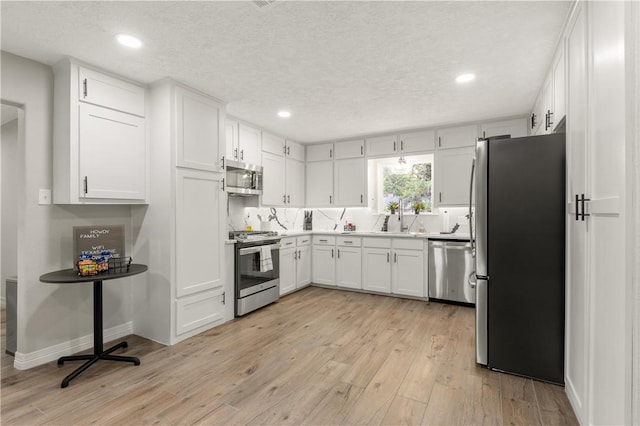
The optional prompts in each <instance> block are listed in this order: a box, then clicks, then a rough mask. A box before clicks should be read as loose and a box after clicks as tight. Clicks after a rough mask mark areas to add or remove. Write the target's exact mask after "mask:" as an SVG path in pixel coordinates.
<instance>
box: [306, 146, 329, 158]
mask: <svg viewBox="0 0 640 426" xmlns="http://www.w3.org/2000/svg"><path fill="white" fill-rule="evenodd" d="M332 159H333V144H332V143H325V144H320V145H308V146H307V162H311V161H327V160H332Z"/></svg>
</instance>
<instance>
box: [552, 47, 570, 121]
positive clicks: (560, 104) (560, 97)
mask: <svg viewBox="0 0 640 426" xmlns="http://www.w3.org/2000/svg"><path fill="white" fill-rule="evenodd" d="M552 73H553V115H552V116H551V127H552V128H553V129H555V128H556V127H557V126H558V124H560V122H561V121H562V119H563V118H564V116H565V114H566V111H567V110H566V107H565V104H566V89H565V87H566V73H565V54H564V44H561V46H560V49H559V51H558V53H557V54H556V57H555V61H554V63H553V69H552Z"/></svg>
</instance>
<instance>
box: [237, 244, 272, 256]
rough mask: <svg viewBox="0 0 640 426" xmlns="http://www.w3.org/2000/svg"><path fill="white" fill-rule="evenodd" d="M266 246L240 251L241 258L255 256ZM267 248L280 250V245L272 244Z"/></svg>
mask: <svg viewBox="0 0 640 426" xmlns="http://www.w3.org/2000/svg"><path fill="white" fill-rule="evenodd" d="M262 247H264V246H255V247H247V248H242V249H240V256H244V255H246V254H254V253H259V252H260V250H262ZM267 247H269V248H271V250H277V249H279V248H280V244H270V245H268V246H267Z"/></svg>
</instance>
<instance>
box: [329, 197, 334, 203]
mask: <svg viewBox="0 0 640 426" xmlns="http://www.w3.org/2000/svg"><path fill="white" fill-rule="evenodd" d="M329 204H333V197H332V196H331V195H329Z"/></svg>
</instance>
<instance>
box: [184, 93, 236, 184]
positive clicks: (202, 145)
mask: <svg viewBox="0 0 640 426" xmlns="http://www.w3.org/2000/svg"><path fill="white" fill-rule="evenodd" d="M175 101H176V103H175V105H176V151H177V152H176V154H177V155H176V165H177V166H178V167H185V168H189V169H196V170H206V171H211V172H221V171H222V157H223V156H224V154H223V153H224V140H225V136H226V135H225V133H226V132H225V129H224V127H223V124H222V123H223V122H224V114H225V112H224V106H223V105H222V104H220V103H219V102H217V101H215V100H213V99H212V98H210V97H208V96H205V95H201V94H198V93H195V92H192V91H189V90H185V89H183V88H182V87H176V88H175Z"/></svg>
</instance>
